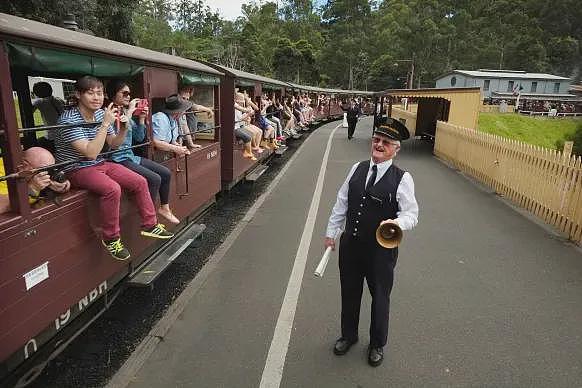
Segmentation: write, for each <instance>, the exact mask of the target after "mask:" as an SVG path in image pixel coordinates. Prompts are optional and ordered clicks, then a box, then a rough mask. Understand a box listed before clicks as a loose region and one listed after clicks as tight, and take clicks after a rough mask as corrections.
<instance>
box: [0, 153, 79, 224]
mask: <svg viewBox="0 0 582 388" xmlns="http://www.w3.org/2000/svg"><path fill="white" fill-rule="evenodd" d="M0 159H1V158H0ZM53 164H55V158H54V157H53V154H51V152H50V151H49V150H47V149H44V148H41V147H32V148H29V149H27V150H26V151H24V152H23V153H22V168H21V169H20V170H21V171H25V170H32V169H37V168H42V167H46V166H50V165H53ZM3 175H5V172H4V164H3V162H2V160H0V176H3ZM27 185H28V200H29V203H30V204H31V205H34V204H36V203H37V202H38V201H39V200H40V199H41V198H43V197H45V196H48V193H47V190H51V191H53V192H55V193H65V192H67V191H69V189H70V187H71V183H70V182H69V180H68V179H66V177H64V176H63V174H62V173H60V172H59V171H53V172H49V171H41V172H39V173H37V174H34V175H33V176H31V177H30V178H28V179H27ZM8 211H10V201H9V199H8V186H7V184H6V181H2V182H0V213H6V212H8Z"/></svg>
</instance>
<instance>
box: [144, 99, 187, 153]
mask: <svg viewBox="0 0 582 388" xmlns="http://www.w3.org/2000/svg"><path fill="white" fill-rule="evenodd" d="M190 108H192V103H191V102H190V101H186V100H184V99H182V98H180V97H179V96H178V95H177V94H173V95H171V96H169V97H167V98H166V101H165V107H164V109H163V110H162V111H161V112H158V113H156V114H154V115H153V116H152V128H153V132H154V133H153V134H154V138H153V140H152V143H154V146H155V147H156V148H157V149H159V150H161V151H167V152H173V153H175V154H176V155H190V150H188V148H187V147H184V146H183V145H182V136H181V135H180V127H179V125H178V122H179V120H180V116H182V115H183V114H184V112H186V111H187V110H188V109H190Z"/></svg>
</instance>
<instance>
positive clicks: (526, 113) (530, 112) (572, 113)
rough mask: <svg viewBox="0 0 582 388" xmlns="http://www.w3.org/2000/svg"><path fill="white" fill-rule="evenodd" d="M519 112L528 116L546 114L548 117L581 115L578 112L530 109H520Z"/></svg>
mask: <svg viewBox="0 0 582 388" xmlns="http://www.w3.org/2000/svg"><path fill="white" fill-rule="evenodd" d="M519 113H520V114H522V115H529V116H548V117H578V116H580V117H582V113H580V112H551V111H550V112H548V111H545V112H544V111H530V110H520V111H519Z"/></svg>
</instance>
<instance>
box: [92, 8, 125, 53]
mask: <svg viewBox="0 0 582 388" xmlns="http://www.w3.org/2000/svg"><path fill="white" fill-rule="evenodd" d="M134 7H135V1H132V0H100V1H97V2H96V6H95V8H94V12H95V17H96V19H97V20H98V21H99V22H98V23H95V27H94V30H93V32H94V33H95V35H98V36H102V37H104V38H107V39H111V40H116V41H118V42H123V43H129V44H133V43H134V34H133V24H132V15H133V8H134Z"/></svg>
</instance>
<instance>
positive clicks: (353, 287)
mask: <svg viewBox="0 0 582 388" xmlns="http://www.w3.org/2000/svg"><path fill="white" fill-rule="evenodd" d="M409 136H410V135H409V133H408V130H407V129H406V127H405V126H404V125H403V124H402V123H400V122H399V121H396V120H394V119H392V118H387V119H386V118H385V119H384V121H383V122H382V123H380V125H379V126H378V127H377V128H376V130H375V131H374V135H373V137H372V150H371V153H372V155H371V158H370V159H368V160H364V161H362V162H359V163H356V164H354V166H353V167H352V169H351V170H350V172H349V174H348V177H347V178H346V180H345V182H344V183H343V185H342V186H341V188H340V190H339V192H338V195H337V200H336V203H335V205H334V207H333V210H332V214H331V216H330V218H329V223H328V226H327V231H326V237H325V241H324V245H325V247H326V248H327V247H331V248H332V249H335V237H336V236H337V235H338V234H339V233H340V232H341V231H342V226H343V224H344V221H345V230H344V232H343V233H342V235H341V238H340V248H339V270H340V284H341V300H342V311H341V331H342V333H341V337H340V338H339V339H338V340H337V341H336V343H335V346H334V349H333V351H334V353H335V354H336V355H338V356H340V355H343V354H346V353H347V351H348V350H349V349H350V347H351V346H352V345H353V344H355V343H356V342H357V341H358V323H359V319H360V305H361V299H362V289H363V282H364V278H365V279H366V283H367V284H368V289H369V290H370V294H371V296H372V317H371V323H370V345H369V348H368V363H369V364H370V365H371V366H374V367H375V366H378V365H380V364H381V363H382V361H383V359H384V346H385V345H386V343H387V341H388V320H389V315H390V314H389V311H390V292H391V291H392V284H393V281H394V267H395V266H396V259H397V258H398V248H384V247H382V246H381V245H380V244H378V242H377V241H376V229H377V228H378V226H379V225H380V224H381V223H382V222H384V221H394V222H396V223H397V224H398V225H399V226H400V228H401V229H402V230H411V229H412V228H414V227H415V226H416V224H417V223H418V204H417V202H416V198H415V196H414V182H413V180H412V176H411V175H410V174H409V173H408V172H405V171H403V170H401V169H400V168H398V167H397V166H396V165H395V164H394V163H393V160H392V159H393V158H394V157H395V156H396V154H397V153H398V151H399V150H400V141H401V140H405V139H407V138H408V137H409Z"/></svg>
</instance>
